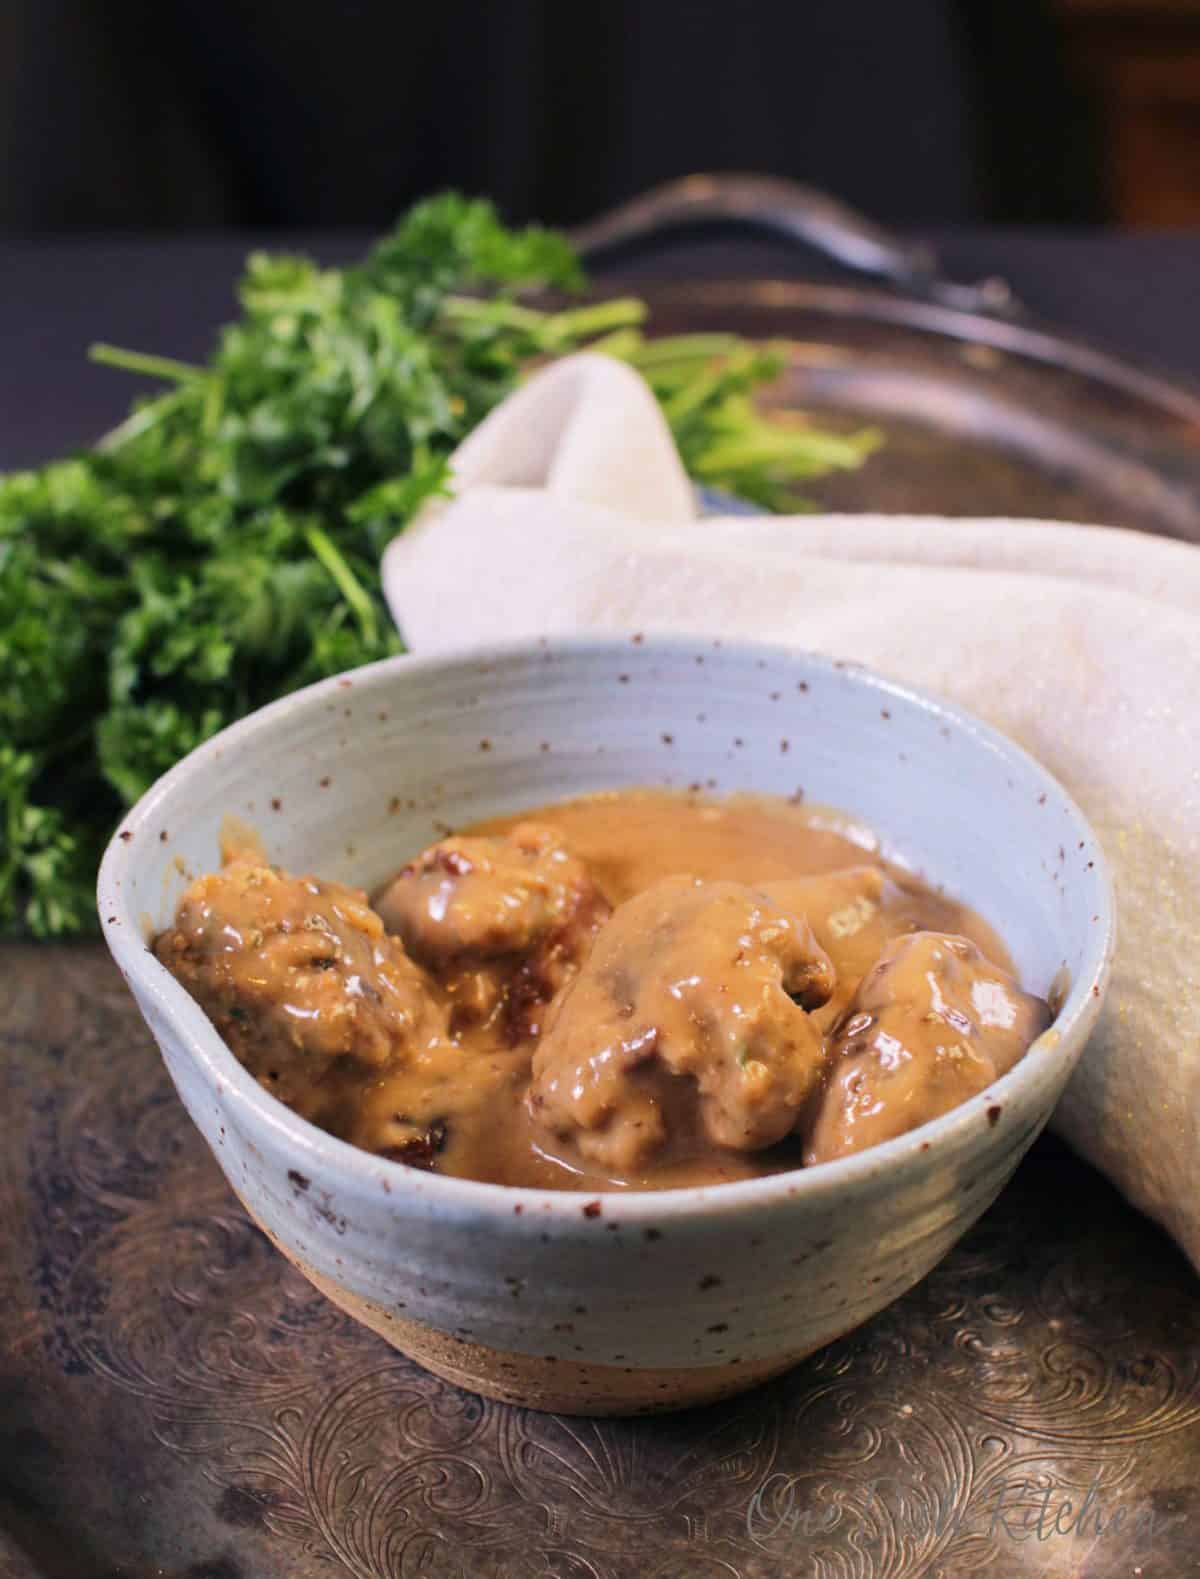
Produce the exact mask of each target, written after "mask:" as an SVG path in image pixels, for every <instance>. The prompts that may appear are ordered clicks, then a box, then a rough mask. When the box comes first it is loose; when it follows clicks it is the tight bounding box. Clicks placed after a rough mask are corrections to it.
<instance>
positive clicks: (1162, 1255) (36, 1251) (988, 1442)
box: [0, 944, 1200, 1579]
mask: <svg viewBox="0 0 1200 1579" xmlns="http://www.w3.org/2000/svg"><path fill="white" fill-rule="evenodd" d="M0 1093H2V1100H3V1109H2V1111H3V1114H4V1135H3V1142H2V1144H0V1170H2V1171H0V1220H2V1221H3V1224H4V1235H3V1239H2V1241H0V1579H117V1576H130V1579H149V1576H151V1575H153V1576H166V1579H310V1576H313V1579H315V1576H318V1575H321V1576H331V1575H341V1574H352V1575H356V1576H358V1579H460V1576H474V1575H480V1576H487V1579H492V1576H494V1579H535V1576H555V1579H626V1576H628V1579H737V1576H742V1579H751V1576H754V1579H759V1576H762V1579H766V1576H779V1575H782V1576H791V1575H796V1576H800V1575H805V1576H808V1575H818V1576H828V1579H852V1576H863V1579H876V1576H887V1579H902V1576H914V1579H915V1576H918V1575H919V1576H926V1575H939V1574H940V1575H945V1576H946V1579H955V1576H957V1575H960V1574H966V1573H972V1574H976V1573H977V1574H980V1575H985V1576H988V1579H1010V1576H1012V1575H1017V1574H1026V1573H1030V1574H1044V1575H1054V1576H1059V1575H1062V1576H1066V1575H1072V1576H1074V1575H1088V1576H1091V1579H1100V1576H1108V1575H1113V1576H1115V1575H1118V1574H1119V1575H1122V1576H1126V1575H1136V1574H1138V1573H1144V1574H1147V1575H1155V1574H1161V1575H1168V1576H1175V1575H1182V1574H1188V1573H1196V1572H1200V1551H1198V1547H1200V1541H1198V1540H1197V1536H1198V1535H1200V1485H1198V1482H1200V1298H1198V1297H1197V1293H1198V1291H1197V1285H1196V1279H1195V1276H1194V1274H1193V1273H1192V1272H1191V1270H1190V1269H1189V1267H1188V1266H1187V1264H1186V1263H1185V1261H1184V1259H1183V1257H1182V1256H1181V1255H1180V1254H1179V1253H1178V1252H1177V1251H1176V1250H1175V1248H1174V1247H1173V1246H1172V1245H1171V1243H1170V1242H1169V1241H1168V1240H1167V1239H1166V1238H1165V1237H1164V1236H1163V1235H1162V1234H1161V1233H1159V1232H1158V1230H1156V1229H1155V1228H1154V1227H1152V1226H1151V1225H1150V1224H1149V1223H1147V1222H1146V1221H1145V1220H1144V1219H1143V1218H1141V1217H1139V1216H1138V1215H1137V1214H1136V1213H1135V1212H1133V1211H1132V1210H1131V1209H1130V1208H1129V1207H1127V1206H1126V1205H1125V1204H1124V1203H1123V1202H1122V1201H1121V1199H1120V1198H1119V1197H1118V1196H1117V1195H1116V1194H1115V1193H1114V1192H1113V1191H1112V1190H1111V1189H1110V1188H1109V1187H1108V1185H1107V1184H1106V1183H1105V1182H1104V1181H1103V1180H1102V1179H1101V1178H1100V1177H1099V1176H1098V1175H1096V1174H1095V1173H1093V1172H1092V1171H1091V1170H1089V1169H1088V1168H1086V1167H1085V1166H1084V1165H1083V1164H1081V1163H1079V1162H1077V1161H1075V1160H1074V1159H1073V1158H1072V1157H1071V1156H1069V1155H1068V1154H1067V1153H1066V1152H1065V1151H1064V1150H1063V1149H1062V1148H1061V1147H1059V1146H1058V1145H1056V1144H1055V1143H1054V1142H1053V1141H1052V1140H1049V1139H1043V1140H1042V1141H1040V1142H1039V1143H1038V1145H1037V1146H1036V1147H1035V1148H1034V1150H1033V1152H1032V1153H1031V1154H1030V1156H1029V1157H1028V1159H1027V1160H1026V1161H1025V1163H1024V1164H1023V1165H1022V1167H1021V1169H1020V1171H1019V1172H1018V1174H1017V1176H1016V1179H1015V1180H1014V1181H1013V1183H1012V1184H1011V1185H1010V1186H1009V1188H1008V1189H1007V1190H1006V1191H1005V1192H1004V1194H1003V1196H1002V1197H1001V1199H1000V1200H999V1202H998V1203H997V1204H996V1205H995V1206H994V1207H993V1208H992V1210H991V1211H990V1212H989V1213H988V1214H987V1215H986V1217H985V1218H984V1219H983V1220H982V1221H981V1222H980V1224H979V1225H978V1226H977V1227H976V1228H975V1229H974V1230H973V1232H972V1233H971V1234H970V1235H969V1236H968V1237H967V1239H966V1240H964V1241H963V1242H962V1244H961V1245H960V1246H959V1247H958V1248H957V1249H956V1250H955V1251H954V1252H953V1253H952V1254H951V1255H950V1256H949V1257H948V1258H947V1259H946V1260H945V1261H944V1262H943V1263H942V1264H941V1265H940V1266H939V1267H938V1268H937V1269H936V1270H935V1271H934V1273H933V1274H932V1275H931V1276H930V1277H929V1278H927V1279H926V1280H925V1282H924V1283H922V1284H921V1285H920V1286H919V1287H918V1288H916V1289H915V1290H913V1292H912V1293H910V1294H909V1295H907V1296H906V1297H905V1298H904V1299H902V1300H900V1301H899V1302H898V1303H897V1304H895V1305H893V1306H892V1307H891V1308H890V1309H888V1310H887V1311H885V1312H884V1313H883V1314H882V1315H880V1316H878V1317H877V1318H876V1319H875V1320H874V1321H872V1322H871V1323H870V1324H869V1325H868V1326H866V1327H864V1328H862V1329H860V1330H859V1331H858V1332H856V1333H854V1334H852V1335H851V1336H850V1337H848V1338H846V1339H844V1340H842V1341H841V1342H839V1343H837V1344H834V1345H833V1346H832V1347H830V1348H828V1349H826V1350H825V1351H824V1352H822V1353H821V1354H819V1355H816V1356H814V1357H813V1358H812V1359H810V1360H807V1361H805V1362H804V1363H803V1364H801V1365H800V1366H798V1367H797V1368H796V1369H795V1370H794V1371H792V1372H791V1373H790V1374H789V1375H788V1376H786V1377H785V1378H783V1379H782V1380H780V1381H777V1382H775V1383H772V1384H769V1385H767V1386H765V1387H762V1388H760V1389H758V1390H757V1391H755V1392H753V1393H749V1394H747V1395H745V1396H744V1397H742V1398H740V1399H735V1400H733V1401H732V1402H730V1403H726V1404H722V1405H718V1406H715V1407H712V1408H709V1409H704V1410H700V1411H691V1412H688V1413H684V1414H678V1415H673V1416H664V1417H660V1418H656V1419H642V1420H634V1421H619V1420H605V1421H588V1420H581V1419H567V1418H562V1417H557V1416H553V1415H540V1414H536V1413H533V1412H529V1411H522V1410H518V1409H512V1408H508V1407H506V1406H504V1405H500V1404H494V1403H490V1402H485V1401H483V1400H480V1399H478V1398H475V1397H473V1396H471V1395H469V1394H466V1393H461V1392H458V1391H456V1390H455V1389H454V1388H453V1387H450V1386H449V1385H447V1384H446V1383H444V1382H441V1381H439V1380H437V1379H436V1378H435V1377H433V1376H430V1375H428V1374H426V1373H425V1372H424V1371H421V1370H420V1369H419V1368H418V1367H416V1366H415V1365H412V1364H410V1363H409V1362H408V1361H406V1360H404V1359H403V1358H402V1357H401V1356H399V1355H398V1354H396V1353H395V1352H394V1351H393V1350H391V1349H390V1348H388V1346H387V1345H386V1344H385V1343H383V1342H382V1340H381V1339H379V1338H377V1337H375V1336H373V1335H372V1334H371V1333H369V1332H367V1331H365V1330H363V1329H361V1328H359V1327H357V1326H356V1325H354V1324H353V1323H352V1322H351V1321H350V1320H349V1319H348V1318H347V1317H345V1316H343V1315H342V1314H341V1313H340V1312H339V1311H337V1310H336V1309H335V1308H334V1307H333V1306H332V1305H330V1304H328V1303H327V1302H326V1301H325V1300H324V1299H322V1298H321V1296H319V1295H318V1294H316V1293H315V1292H314V1291H313V1290H312V1289H311V1288H310V1287H309V1286H308V1284H307V1283H306V1282H305V1281H304V1280H303V1279H302V1278H301V1277H300V1275H299V1274H298V1273H296V1272H295V1271H293V1270H292V1269H291V1268H290V1267H289V1266H288V1265H287V1264H286V1263H285V1262H284V1261H283V1259H282V1258H281V1257H280V1256H279V1255H277V1254H276V1253H275V1251H274V1250H273V1249H272V1248H271V1247H270V1245H269V1244H268V1243H267V1241H266V1240H265V1239H264V1238H263V1237H262V1235H261V1234H260V1233H259V1232H258V1231H257V1230H256V1229H255V1228H253V1227H252V1226H251V1224H250V1223H249V1221H248V1220H247V1218H246V1216H245V1214H244V1213H243V1211H242V1210H241V1208H240V1207H239V1206H238V1204H237V1202H236V1201H235V1200H234V1198H233V1196H232V1195H231V1193H230V1192H229V1190H228V1188H227V1187H226V1185H225V1183H224V1181H223V1179H222V1176H221V1174H220V1172H219V1170H218V1168H217V1165H216V1163H215V1162H214V1161H213V1160H212V1158H211V1157H210V1155H209V1154H208V1151H207V1149H206V1147H205V1145H204V1143H203V1141H202V1140H201V1138H200V1135H199V1133H198V1132H197V1131H196V1130H194V1129H193V1127H192V1125H191V1122H190V1120H189V1119H188V1118H187V1115H186V1113H185V1112H184V1110H183V1107H182V1106H181V1104H180V1103H179V1102H178V1100H177V1099H176V1097H175V1094H174V1091H173V1089H172V1087H171V1085H170V1081H169V1079H168V1077H167V1074H166V1071H165V1069H164V1068H163V1065H162V1062H161V1059H160V1058H159V1055H158V1052H157V1050H156V1048H155V1047H154V1044H153V1042H152V1041H151V1039H150V1036H149V1033H148V1032H147V1031H146V1029H145V1027H144V1026H143V1025H142V1023H141V1020H140V1018H139V1016H138V1013H137V1010H136V1008H135V1006H134V1004H133V1000H132V999H131V997H130V995H129V993H128V990H127V988H126V986H125V984H124V982H123V981H122V979H121V977H120V975H119V974H118V973H117V971H116V969H115V968H114V966H113V965H112V963H111V961H110V960H109V958H108V956H107V955H106V953H105V952H104V951H103V948H102V946H101V945H99V944H84V945H76V946H53V947H46V946H42V947H39V946H34V945H18V944H8V945H5V946H4V947H3V949H2V950H0Z"/></svg>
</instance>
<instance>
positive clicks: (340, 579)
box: [0, 194, 874, 937]
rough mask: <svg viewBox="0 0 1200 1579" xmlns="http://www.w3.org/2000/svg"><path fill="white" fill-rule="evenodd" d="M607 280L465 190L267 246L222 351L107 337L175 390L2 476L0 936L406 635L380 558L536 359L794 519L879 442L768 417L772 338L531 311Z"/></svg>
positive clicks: (74, 925)
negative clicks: (329, 246)
mask: <svg viewBox="0 0 1200 1579" xmlns="http://www.w3.org/2000/svg"><path fill="white" fill-rule="evenodd" d="M582 284H583V278H582V274H581V271H580V268H579V264H578V261H577V259H576V258H575V256H574V254H573V253H572V251H571V249H570V247H569V245H568V244H567V242H566V241H565V240H564V239H563V238H562V237H560V236H558V235H556V234H554V233H552V232H549V231H546V230H542V229H539V228H536V227H533V228H529V229H525V230H520V231H513V230H509V229H506V228H505V227H504V226H503V225H502V224H501V223H500V222H499V220H498V219H497V217H496V214H495V211H494V210H493V208H492V207H491V205H490V204H488V203H486V202H482V201H471V200H467V199H464V198H462V197H459V196H456V195H453V194H451V195H447V196H444V197H438V198H434V199H431V200H430V201H428V202H426V203H422V204H420V205H419V206H418V207H416V208H414V209H413V210H412V211H411V212H410V213H409V214H408V215H407V216H406V217H405V218H404V219H403V220H402V221H401V222H400V223H399V225H398V226H397V227H396V229H395V230H394V231H393V232H392V233H391V234H390V235H389V236H387V237H386V238H385V239H384V240H383V241H382V242H380V243H379V245H378V246H376V248H375V249H374V251H373V252H371V253H370V255H369V256H368V257H367V258H366V260H365V261H364V262H363V263H362V264H361V265H360V266H358V267H356V268H352V269H345V270H337V269H321V268H318V267H317V266H316V265H315V264H314V263H312V262H310V261H308V260H307V259H304V258H299V257H288V256H270V255H266V254H261V253H260V254H255V255H253V256H252V257H251V258H250V259H249V261H248V264H247V268H246V273H245V275H244V277H243V279H242V281H241V283H240V286H239V292H238V294H239V299H240V302H241V307H242V316H241V318H240V319H239V320H238V321H237V322H236V323H234V324H231V325H230V326H229V327H228V328H226V329H225V330H224V331H223V333H222V334H221V336H220V339H219V341H218V344H217V346H216V349H215V350H214V352H213V354H212V356H211V358H210V360H209V361H208V363H207V365H205V366H203V367H193V366H189V365H186V364H183V363H179V362H176V361H173V360H171V359H169V358H165V357H157V356H146V355H142V354H140V353H133V352H124V351H117V350H114V349H113V348H111V347H106V346H97V347H95V348H94V349H93V355H94V356H95V357H97V358H98V359H99V360H101V361H104V362H107V363H109V364H111V365H115V366H119V367H124V368H127V369H129V370H130V371H131V372H136V373H142V374H149V375H151V376H154V377H156V378H159V379H161V380H162V381H163V382H164V383H165V384H166V385H167V386H168V387H167V389H166V391H165V393H162V394H159V395H157V396H155V397H153V398H151V399H143V400H139V401H138V402H137V403H136V404H135V406H134V408H133V410H132V412H131V414H130V415H129V417H128V418H127V419H126V420H125V421H124V422H123V423H122V424H121V425H120V426H119V427H118V428H116V429H115V430H114V431H113V432H112V433H110V434H109V435H108V436H107V437H106V438H105V439H103V440H102V441H101V442H100V443H99V444H98V445H97V446H96V447H95V448H94V449H92V450H89V451H86V452H84V453H82V454H79V455H76V456H74V457H72V458H70V459H66V460H61V461H55V462H53V463H51V464H50V465H48V466H44V467H42V468H41V469H39V470H37V471H31V472H21V473H16V474H13V475H10V476H8V477H5V478H0V824H2V827H3V835H4V841H3V845H2V847H0V932H5V933H22V932H28V933H33V934H34V935H36V936H39V937H53V936H66V935H70V934H74V933H78V932H81V931H85V930H88V929H89V928H90V927H91V926H92V925H93V922H94V904H93V898H92V892H93V885H94V880H95V870H96V865H97V862H98V859H99V855H100V851H101V849H102V846H103V843H104V841H105V839H106V838H107V836H108V833H109V830H110V828H111V826H112V824H113V822H114V821H115V820H116V818H117V817H118V816H119V814H120V811H121V808H122V807H123V806H125V805H128V804H129V803H131V802H132V801H133V800H135V799H136V798H137V797H138V796H139V795H140V794H141V793H142V792H143V791H144V790H145V789H146V788H147V787H148V785H150V784H151V783H152V782H153V781H154V780H155V779H156V778H157V777H158V776H159V774H161V773H162V772H163V771H165V769H167V768H168V767H170V766H171V764H172V763H174V762H175V761H177V760H178V759H179V758H180V757H181V756H183V755H184V754H185V753H186V752H188V751H190V750H191V749H192V748H193V747H194V746H196V745H198V744H199V743H200V742H201V741H202V740H204V739H206V738H207V737H208V736H209V735H211V734H213V733H214V732H215V731H216V730H218V729H220V728H221V727H222V726H223V725H225V724H227V723H229V722H231V721H232V720H234V719H235V718H238V717H240V716H242V715H243V714H244V713H247V712H249V711H251V710H252V709H253V708H256V707H259V706H261V705H262V704H263V703H265V702H268V701H271V700H272V699H274V698H275V697H278V696H282V695H284V694H285V693H287V692H289V691H292V690H295V689H296V688H297V687H298V686H302V685H306V684H308V683H309V682H310V681H312V680H317V679H320V678H322V677H323V676H325V675H330V674H334V673H337V672H338V671H340V670H343V669H349V668H353V667H354V666H355V665H358V664H363V663H369V662H370V661H372V660H373V659H376V658H382V657H385V656H387V655H388V654H390V653H395V652H399V651H401V650H402V649H401V643H400V641H399V638H398V637H397V635H396V632H395V630H394V629H393V627H392V625H391V623H390V620H389V618H388V614H387V610H386V607H385V605H384V603H383V599H382V595H381V591H380V583H379V559H380V555H381V553H382V550H383V548H384V546H385V544H386V543H387V542H388V541H389V539H390V538H391V537H393V536H394V535H395V533H397V532H398V531H401V530H403V528H404V526H405V525H406V524H407V522H408V521H409V520H410V519H411V518H412V516H413V515H414V513H415V512H416V510H417V509H418V508H419V507H420V506H421V505H422V504H423V503H424V502H425V501H426V500H428V499H429V498H431V497H433V496H434V495H437V494H439V493H444V492H445V490H446V486H447V458H448V456H449V455H450V453H451V452H452V451H453V449H454V448H455V446H456V445H457V444H458V443H459V442H460V441H461V440H462V439H463V438H464V437H465V436H466V435H467V434H468V433H469V432H470V431H471V429H472V428H473V427H474V426H475V425H476V424H477V423H478V422H479V421H480V419H481V418H482V417H484V416H486V414H487V413H488V412H489V411H491V410H492V409H493V407H495V406H496V405H497V404H498V403H499V402H500V401H501V400H502V399H503V398H504V397H505V395H507V394H508V393H509V391H510V390H511V389H512V388H513V387H514V386H515V385H516V383H517V382H518V380H519V379H520V378H521V376H522V374H523V372H524V371H525V370H526V369H527V368H528V367H529V366H530V364H531V363H533V362H536V361H538V360H542V359H545V358H547V357H550V356H556V355H560V354H562V353H564V352H568V351H571V350H574V349H577V348H578V347H580V346H581V345H585V344H586V345H589V346H591V347H593V348H596V349H603V350H607V351H609V352H610V353H611V354H613V355H617V356H622V357H625V358H626V359H628V360H629V361H631V362H632V363H633V364H634V365H637V366H639V367H640V368H641V370H642V371H643V372H644V373H645V375H646V377H647V378H648V379H649V381H650V383H651V385H652V387H653V388H654V390H655V393H656V394H657V395H658V397H659V399H660V401H661V402H662V405H663V409H664V411H665V412H666V415H667V417H668V419H669V421H670V423H671V426H672V430H673V432H674V434H675V437H676V440H677V442H678V443H679V446H680V450H681V453H682V455H683V458H684V461H685V464H686V465H687V466H688V468H689V470H690V471H691V473H692V474H693V475H694V476H696V477H697V478H698V479H700V480H703V481H705V482H709V483H712V484H716V485H719V486H722V487H724V488H726V489H728V490H730V491H732V492H735V493H739V494H741V495H743V496H745V497H747V498H750V499H754V500H757V501H759V502H760V503H763V504H765V505H767V506H768V507H772V508H777V507H780V506H781V505H784V504H788V505H791V506H793V507H794V505H795V502H796V501H795V498H794V496H793V494H792V493H791V491H790V490H791V488H792V486H793V485H794V484H795V482H796V481H797V480H799V479H803V478H805V477H811V476H814V475H818V474H819V473H821V472H824V471H827V470H829V469H830V468H832V467H847V466H856V465H858V464H859V462H860V461H861V460H862V458H863V456H864V455H865V454H866V453H867V452H868V450H869V449H870V448H871V447H872V444H873V443H874V439H873V436H872V435H870V434H860V435H856V436H852V437H849V438H846V437H838V436H833V435H830V434H825V433H821V432H819V431H817V430H815V429H813V428H811V427H809V426H807V425H802V426H795V425H788V424H787V423H781V422H776V421H770V420H767V419H765V418H763V417H762V416H761V415H760V414H759V413H758V411H757V409H756V407H755V406H754V404H753V401H752V399H751V396H752V393H753V391H754V390H755V389H756V388H757V387H759V386H760V385H762V384H764V383H766V382H768V381H770V380H771V379H773V378H774V377H775V376H776V375H777V373H778V372H779V370H780V367H781V365H782V363H781V361H780V358H779V355H778V354H777V353H776V352H774V351H772V350H770V349H769V348H768V349H762V348H758V347H754V346H750V345H748V344H747V343H745V342H743V341H739V340H736V339H733V338H732V337H725V336H688V337H682V338H676V339H668V340H657V341H656V340H648V339H645V338H644V336H643V331H642V328H641V325H642V323H643V320H644V318H645V307H644V305H643V304H642V303H641V302H638V301H634V300H617V301H604V302H599V303H592V302H589V303H585V304H583V305H574V306H567V307H566V308H563V309H561V310H557V311H552V310H540V309H535V308H533V307H531V306H529V305H527V303H526V302H525V301H523V300H522V299H521V298H522V297H523V296H524V295H525V294H526V293H528V292H529V291H531V290H538V291H543V292H544V291H547V290H549V291H553V292H556V293H559V294H560V295H561V296H566V295H567V293H570V292H573V291H576V290H577V289H578V288H579V287H580V286H582Z"/></svg>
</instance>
